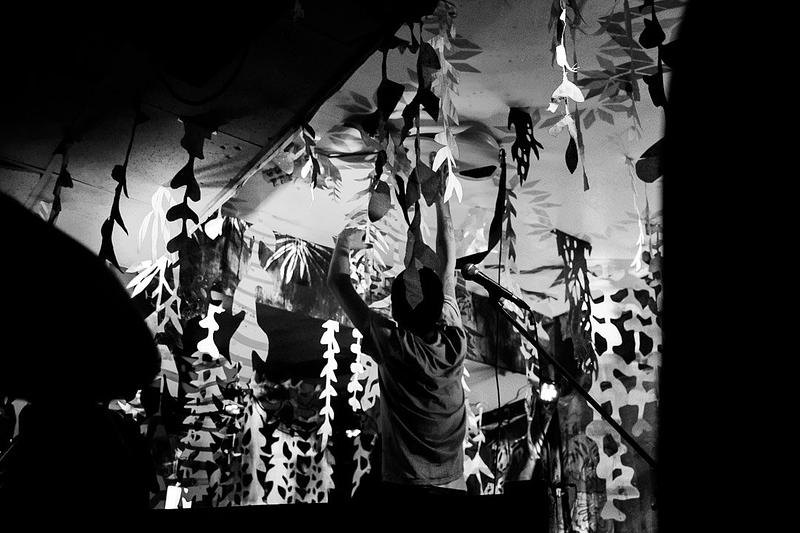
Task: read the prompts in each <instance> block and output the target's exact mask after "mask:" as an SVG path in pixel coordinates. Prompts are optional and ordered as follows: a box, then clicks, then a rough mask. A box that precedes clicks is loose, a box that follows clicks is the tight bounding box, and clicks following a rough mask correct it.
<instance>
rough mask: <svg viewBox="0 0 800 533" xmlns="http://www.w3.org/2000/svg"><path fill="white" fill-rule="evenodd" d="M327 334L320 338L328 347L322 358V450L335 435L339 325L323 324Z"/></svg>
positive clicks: (336, 323) (330, 321) (334, 323)
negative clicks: (333, 403)
mask: <svg viewBox="0 0 800 533" xmlns="http://www.w3.org/2000/svg"><path fill="white" fill-rule="evenodd" d="M322 328H323V329H324V330H325V333H323V334H322V337H321V338H320V341H319V342H320V344H325V345H327V349H326V350H325V353H324V354H323V355H322V357H323V358H324V359H325V367H324V368H323V369H322V372H321V373H320V377H323V378H325V388H324V389H323V390H322V393H320V396H319V397H320V398H321V399H323V400H324V401H325V405H324V406H323V407H322V409H321V410H320V412H319V414H320V416H321V417H322V418H323V422H322V426H320V428H319V431H317V434H319V435H321V436H322V437H321V445H320V448H321V449H325V448H326V447H327V446H328V439H329V438H330V437H331V435H332V434H333V428H332V426H331V420H333V417H334V413H333V407H332V406H331V398H332V397H333V396H336V395H337V394H336V389H334V388H333V385H332V383H333V382H335V381H336V368H337V367H338V364H337V363H336V354H337V353H339V343H338V342H337V341H336V333H338V331H339V323H338V322H336V321H335V320H328V321H326V322H325V323H324V324H322Z"/></svg>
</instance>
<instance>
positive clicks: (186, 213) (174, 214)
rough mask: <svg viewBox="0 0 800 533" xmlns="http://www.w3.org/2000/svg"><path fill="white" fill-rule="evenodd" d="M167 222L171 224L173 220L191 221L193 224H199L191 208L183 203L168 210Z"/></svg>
mask: <svg viewBox="0 0 800 533" xmlns="http://www.w3.org/2000/svg"><path fill="white" fill-rule="evenodd" d="M167 220H168V221H169V222H173V221H175V220H191V221H192V222H194V223H195V224H198V223H199V222H200V219H199V218H198V216H197V213H195V212H194V211H192V208H190V207H189V206H188V205H187V204H185V203H183V202H181V203H179V204H175V205H173V206H172V207H170V208H169V210H168V211H167Z"/></svg>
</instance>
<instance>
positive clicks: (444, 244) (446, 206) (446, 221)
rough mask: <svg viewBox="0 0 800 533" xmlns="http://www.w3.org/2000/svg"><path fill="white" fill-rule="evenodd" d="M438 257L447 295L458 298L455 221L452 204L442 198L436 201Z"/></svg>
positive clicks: (440, 275)
mask: <svg viewBox="0 0 800 533" xmlns="http://www.w3.org/2000/svg"><path fill="white" fill-rule="evenodd" d="M436 255H437V256H439V272H437V273H438V274H439V279H441V280H442V289H443V290H444V294H445V295H448V294H449V295H450V296H452V297H453V298H455V296H456V278H455V269H456V242H455V235H454V233H453V219H452V218H451V216H450V202H449V201H448V202H444V201H443V200H442V196H441V195H439V197H438V198H437V199H436Z"/></svg>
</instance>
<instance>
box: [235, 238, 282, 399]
mask: <svg viewBox="0 0 800 533" xmlns="http://www.w3.org/2000/svg"><path fill="white" fill-rule="evenodd" d="M244 238H245V239H246V240H248V241H249V242H250V243H251V252H250V259H249V261H248V263H247V270H246V271H245V274H244V276H243V277H242V279H241V281H239V285H237V287H236V290H235V291H234V293H233V306H232V308H231V311H232V312H233V314H235V315H236V314H239V313H242V312H244V320H242V322H241V323H240V324H239V327H238V328H236V331H235V332H234V334H233V336H232V337H231V342H230V345H229V346H230V347H229V353H230V356H231V361H232V362H234V363H238V364H240V365H241V371H240V373H239V381H240V383H242V384H243V385H246V386H250V385H251V384H252V380H253V377H254V363H253V361H254V360H256V358H257V359H258V360H260V361H261V362H266V360H267V355H268V354H269V337H268V336H267V333H266V332H265V331H264V330H263V329H262V328H261V326H259V325H258V316H257V313H256V304H257V303H259V301H263V300H264V298H265V297H266V295H267V294H268V293H269V292H271V289H272V287H273V284H274V279H273V278H272V276H270V275H269V274H268V273H267V271H266V270H265V269H264V268H263V267H262V266H261V263H260V262H259V258H258V254H257V253H256V249H255V239H254V237H253V235H252V233H247V232H246V233H245V236H244Z"/></svg>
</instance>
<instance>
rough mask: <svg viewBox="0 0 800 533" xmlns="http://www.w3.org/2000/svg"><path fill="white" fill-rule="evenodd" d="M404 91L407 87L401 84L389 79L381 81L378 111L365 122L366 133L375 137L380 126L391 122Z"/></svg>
mask: <svg viewBox="0 0 800 533" xmlns="http://www.w3.org/2000/svg"><path fill="white" fill-rule="evenodd" d="M403 91H405V87H404V86H403V85H401V84H400V83H397V82H395V81H392V80H389V79H383V80H382V81H381V84H380V85H379V86H378V94H377V102H378V109H376V110H375V111H374V112H373V113H372V114H371V115H370V116H369V117H367V118H366V119H365V120H364V123H363V127H364V131H366V132H367V133H368V134H370V135H371V136H373V137H374V136H375V135H376V134H377V133H378V129H379V128H380V125H381V124H383V123H385V122H386V121H387V120H389V116H390V115H391V114H392V111H394V108H395V107H397V103H398V102H399V101H400V98H402V96H403Z"/></svg>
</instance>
